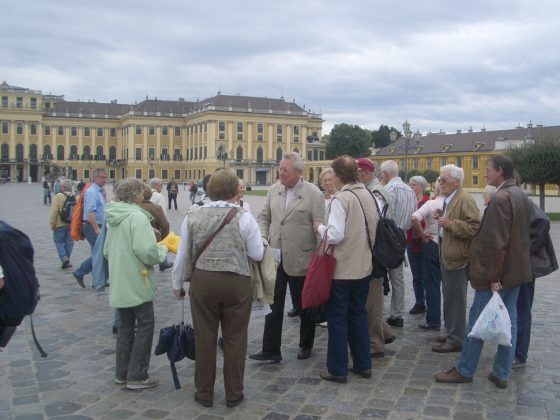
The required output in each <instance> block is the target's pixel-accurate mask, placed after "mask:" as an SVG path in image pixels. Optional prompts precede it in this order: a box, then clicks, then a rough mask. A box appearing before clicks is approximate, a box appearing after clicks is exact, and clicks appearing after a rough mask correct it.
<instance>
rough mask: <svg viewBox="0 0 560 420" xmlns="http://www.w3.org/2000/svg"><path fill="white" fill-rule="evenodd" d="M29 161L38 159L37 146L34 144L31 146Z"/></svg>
mask: <svg viewBox="0 0 560 420" xmlns="http://www.w3.org/2000/svg"><path fill="white" fill-rule="evenodd" d="M29 159H37V145H36V144H32V145H30V146H29Z"/></svg>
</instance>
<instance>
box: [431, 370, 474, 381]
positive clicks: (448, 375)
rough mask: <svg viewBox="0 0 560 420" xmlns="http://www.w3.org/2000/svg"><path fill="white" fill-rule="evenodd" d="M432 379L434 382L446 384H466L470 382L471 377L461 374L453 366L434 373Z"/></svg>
mask: <svg viewBox="0 0 560 420" xmlns="http://www.w3.org/2000/svg"><path fill="white" fill-rule="evenodd" d="M434 379H435V380H436V382H445V383H448V384H467V383H469V382H472V378H467V377H466V376H463V375H461V374H460V373H459V371H458V370H457V368H455V367H452V368H451V369H449V370H448V371H447V372H438V373H436V374H435V375H434Z"/></svg>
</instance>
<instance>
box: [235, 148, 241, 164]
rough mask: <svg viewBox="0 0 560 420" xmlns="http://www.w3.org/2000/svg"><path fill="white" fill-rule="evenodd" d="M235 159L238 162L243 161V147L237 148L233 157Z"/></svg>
mask: <svg viewBox="0 0 560 420" xmlns="http://www.w3.org/2000/svg"><path fill="white" fill-rule="evenodd" d="M235 159H236V160H237V161H238V162H241V161H242V160H243V147H241V146H238V147H237V153H236V155H235Z"/></svg>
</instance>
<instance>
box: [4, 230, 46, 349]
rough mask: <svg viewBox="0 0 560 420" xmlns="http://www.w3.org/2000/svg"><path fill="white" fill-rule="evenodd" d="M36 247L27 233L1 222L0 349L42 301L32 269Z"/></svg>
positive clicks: (34, 339)
mask: <svg viewBox="0 0 560 420" xmlns="http://www.w3.org/2000/svg"><path fill="white" fill-rule="evenodd" d="M33 254H34V251H33V246H32V245H31V241H30V240H29V238H28V237H27V235H26V234H25V233H23V232H22V231H20V230H17V229H15V228H13V227H12V226H10V225H9V224H7V223H5V222H3V221H1V220H0V265H1V266H2V269H3V271H4V279H5V282H4V283H5V284H4V287H3V288H2V289H1V290H0V346H2V347H5V346H6V345H7V344H8V341H10V338H11V337H12V334H13V333H14V331H15V327H17V326H18V325H20V324H21V321H23V318H25V316H26V315H29V316H30V318H31V314H32V313H33V312H34V311H35V308H36V307H37V303H38V302H39V298H40V297H39V282H38V280H37V277H36V276H35V267H34V266H33ZM31 333H32V335H33V341H34V342H35V345H36V346H37V349H38V350H39V352H40V353H41V357H47V353H45V351H44V350H43V348H42V347H41V345H40V344H39V341H37V337H36V336H35V329H34V328H33V318H31Z"/></svg>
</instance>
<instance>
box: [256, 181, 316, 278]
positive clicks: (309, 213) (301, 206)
mask: <svg viewBox="0 0 560 420" xmlns="http://www.w3.org/2000/svg"><path fill="white" fill-rule="evenodd" d="M285 202H286V188H285V187H284V186H283V185H282V184H280V183H279V182H277V183H276V184H274V185H273V186H272V187H270V189H269V190H268V194H267V196H266V200H265V203H264V206H263V209H262V210H261V212H260V213H259V215H258V216H257V222H258V224H259V228H260V229H261V234H262V237H263V238H265V239H266V240H267V241H268V243H269V244H270V246H271V247H272V248H277V249H281V250H282V264H283V267H284V271H285V272H286V274H288V275H289V276H294V277H299V276H305V274H306V272H307V266H308V265H309V261H310V260H311V255H312V254H313V251H314V250H315V248H316V247H317V244H318V241H317V240H318V236H317V235H315V232H313V222H320V223H323V219H324V215H325V199H324V197H323V194H322V193H321V191H320V190H319V188H317V187H316V186H315V185H313V184H311V183H309V182H307V181H303V184H302V185H301V187H300V188H299V189H298V191H297V192H296V194H295V196H294V198H293V200H292V202H291V203H290V205H289V206H288V208H287V209H286V210H284V204H285Z"/></svg>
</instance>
